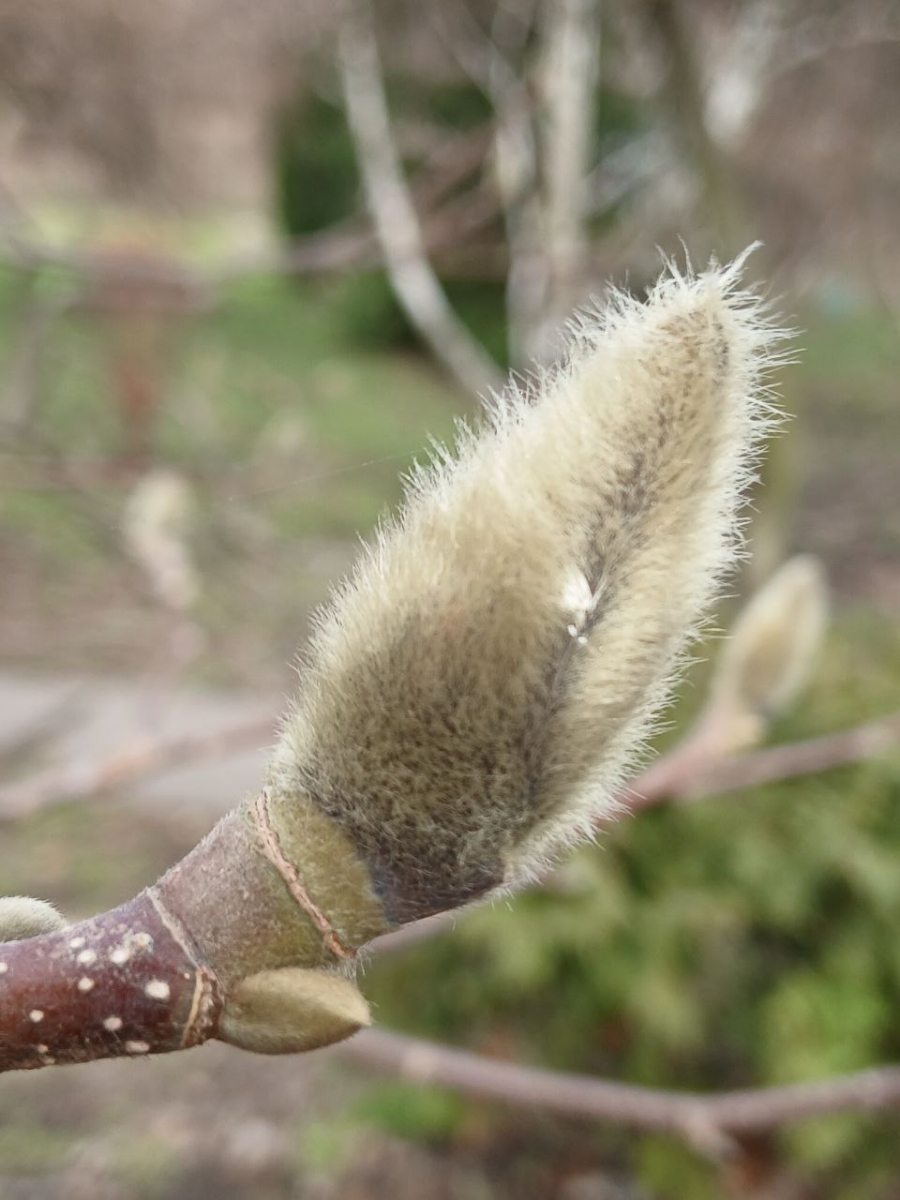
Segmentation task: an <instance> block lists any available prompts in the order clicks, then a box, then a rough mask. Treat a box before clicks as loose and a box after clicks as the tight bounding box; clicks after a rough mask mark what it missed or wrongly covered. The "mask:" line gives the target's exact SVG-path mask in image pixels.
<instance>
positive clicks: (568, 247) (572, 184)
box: [541, 0, 600, 329]
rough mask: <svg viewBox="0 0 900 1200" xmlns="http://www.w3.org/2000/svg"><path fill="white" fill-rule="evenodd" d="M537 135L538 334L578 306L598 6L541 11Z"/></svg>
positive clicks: (592, 0) (562, 3)
mask: <svg viewBox="0 0 900 1200" xmlns="http://www.w3.org/2000/svg"><path fill="white" fill-rule="evenodd" d="M545 20H546V22H547V32H546V48H545V59H546V61H545V63H544V69H543V71H542V81H543V93H544V103H543V106H542V116H543V120H542V122H541V133H542V138H541V140H542V143H543V157H544V159H545V161H546V164H547V170H546V191H547V198H546V226H547V228H546V239H545V240H546V254H547V267H548V277H549V305H548V308H547V311H546V312H545V314H544V326H545V328H547V329H549V328H551V327H555V326H557V325H558V324H559V323H560V322H561V321H562V320H564V319H565V318H566V316H567V315H568V314H569V312H570V311H571V310H572V308H573V307H574V306H575V305H576V304H577V303H578V302H579V301H580V300H581V299H582V296H581V295H580V289H581V285H582V281H583V272H584V269H585V257H586V254H587V250H588V238H587V229H586V225H585V218H586V216H587V209H588V205H587V199H588V193H587V179H588V173H589V171H590V167H591V154H592V142H593V124H594V120H593V118H594V109H595V99H594V97H595V92H596V89H597V78H598V74H599V66H600V4H599V0H559V2H558V3H556V4H551V5H548V6H547V10H546V15H545Z"/></svg>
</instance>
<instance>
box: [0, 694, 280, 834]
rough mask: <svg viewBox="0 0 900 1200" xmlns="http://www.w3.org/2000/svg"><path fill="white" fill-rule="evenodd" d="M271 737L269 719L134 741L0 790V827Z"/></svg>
mask: <svg viewBox="0 0 900 1200" xmlns="http://www.w3.org/2000/svg"><path fill="white" fill-rule="evenodd" d="M272 733H273V726H272V721H271V720H270V719H268V718H266V719H264V720H261V719H259V718H254V719H253V720H251V721H242V722H241V723H240V724H237V725H231V726H229V727H227V728H225V729H216V730H213V731H212V732H211V733H210V732H209V731H206V730H204V731H202V732H196V733H190V734H183V735H181V736H179V737H174V738H173V737H155V738H154V737H143V738H137V739H136V740H134V741H132V742H129V743H128V744H126V745H125V746H123V747H120V748H119V749H118V750H116V751H114V752H113V753H112V754H110V755H108V756H107V757H105V758H99V759H96V758H95V759H87V760H85V761H82V762H77V761H76V762H72V763H68V764H66V765H64V766H62V767H60V768H58V769H52V770H47V771H42V772H41V773H40V774H39V775H36V776H32V777H31V778H30V779H24V780H21V781H20V782H18V783H14V784H10V785H8V786H7V787H5V788H3V789H0V824H2V823H3V822H4V821H14V820H17V819H19V818H21V817H26V816H30V815H31V814H32V813H35V812H38V811H40V810H41V809H45V808H51V807H53V806H55V805H59V804H66V803H72V802H73V801H76V800H83V799H85V798H86V797H88V796H97V795H102V794H104V793H108V792H111V791H113V790H114V789H121V788H126V787H131V786H133V785H134V784H135V783H137V782H138V781H139V780H142V779H147V778H149V777H151V776H155V775H160V774H162V773H163V772H164V771H170V770H172V769H173V768H175V767H181V766H185V765H186V764H188V763H197V762H202V761H203V760H204V759H209V758H216V757H221V756H222V755H224V754H231V753H233V752H234V751H236V750H242V749H245V748H247V747H252V746H259V745H265V744H266V743H267V742H268V741H270V740H271V738H272Z"/></svg>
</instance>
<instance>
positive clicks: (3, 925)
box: [0, 896, 66, 942]
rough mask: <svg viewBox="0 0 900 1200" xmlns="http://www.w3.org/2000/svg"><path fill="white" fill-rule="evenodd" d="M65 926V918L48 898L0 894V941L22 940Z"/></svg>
mask: <svg viewBox="0 0 900 1200" xmlns="http://www.w3.org/2000/svg"><path fill="white" fill-rule="evenodd" d="M65 927H66V921H65V918H64V917H62V916H61V914H60V913H58V912H57V911H56V909H55V908H54V907H53V905H52V904H48V903H47V901H46V900H33V899H32V898H31V896H0V942H21V941H24V940H25V939H26V938H32V937H40V936H41V935H42V934H44V933H57V932H58V931H59V930H60V929H65Z"/></svg>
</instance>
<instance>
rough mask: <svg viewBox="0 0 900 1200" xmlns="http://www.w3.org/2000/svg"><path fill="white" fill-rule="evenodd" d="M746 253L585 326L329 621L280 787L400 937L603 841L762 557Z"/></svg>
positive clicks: (753, 307) (413, 501) (495, 412)
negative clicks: (333, 828) (749, 535)
mask: <svg viewBox="0 0 900 1200" xmlns="http://www.w3.org/2000/svg"><path fill="white" fill-rule="evenodd" d="M744 257H746V256H742V258H741V259H739V260H738V261H737V262H736V263H734V264H732V265H731V266H729V267H726V268H719V267H717V266H715V265H713V266H712V267H711V268H710V269H708V270H707V271H705V272H703V273H701V274H698V275H695V274H694V273H693V272H691V271H688V272H687V273H686V274H681V273H679V272H678V271H677V270H676V269H675V268H674V266H672V265H669V266H668V268H667V270H666V272H665V274H664V276H663V277H662V278H661V279H660V281H659V282H658V283H657V284H656V286H655V287H654V289H653V291H652V292H651V294H650V295H649V297H648V299H647V301H646V303H640V302H638V301H637V300H634V299H632V298H630V297H628V296H626V295H622V294H615V295H614V296H613V298H612V300H611V301H610V302H609V304H608V305H607V306H606V307H605V308H604V309H602V310H600V309H596V310H592V311H588V312H586V313H584V314H582V315H581V316H580V317H579V318H578V319H577V321H576V322H574V323H573V325H572V326H571V330H570V333H571V338H570V344H569V348H568V353H567V356H566V359H565V362H564V364H563V365H562V366H561V367H559V368H558V369H556V370H555V371H553V372H552V373H548V374H546V375H545V376H544V377H542V378H540V379H538V380H536V381H534V382H533V383H532V384H530V385H529V386H528V387H527V388H519V387H517V386H515V385H514V384H511V385H510V387H509V389H508V390H507V392H506V393H505V394H503V395H502V396H499V397H494V398H493V399H492V401H491V402H490V404H489V405H488V409H487V416H486V419H485V421H484V427H483V428H481V429H480V430H478V431H477V432H473V431H471V430H470V429H469V428H467V427H465V426H463V427H461V429H460V432H459V437H458V444H457V446H456V449H455V452H453V453H450V452H447V451H445V450H443V449H442V448H440V447H438V448H436V450H435V452H434V455H433V460H432V461H431V463H430V464H429V465H427V466H425V467H420V468H417V469H416V470H415V471H414V472H413V473H412V476H411V477H410V478H409V480H408V482H407V492H406V497H405V500H404V503H403V505H402V507H401V509H400V511H399V513H398V514H397V515H396V516H395V517H393V518H391V519H389V520H387V521H386V522H385V523H384V524H383V526H382V527H381V529H380V530H379V532H378V535H377V537H376V539H375V540H374V542H373V544H372V546H371V547H370V548H369V549H368V550H367V551H366V552H365V553H364V555H363V556H362V558H361V560H360V562H359V563H358V564H357V566H356V568H355V571H354V572H353V574H352V576H351V577H350V578H349V580H347V581H346V582H345V583H344V584H343V585H342V586H341V587H340V588H339V589H338V590H337V592H336V593H335V595H334V596H333V597H332V599H331V601H330V603H329V604H328V605H327V606H326V607H325V608H324V610H323V611H322V612H320V613H319V614H318V618H317V621H316V625H315V632H314V635H313V638H312V641H311V643H310V646H309V647H308V649H307V651H306V652H305V654H304V655H303V656H302V659H301V667H300V672H301V686H300V695H299V699H298V700H297V702H296V704H295V706H294V709H293V711H292V712H291V714H290V715H289V717H288V718H287V720H286V722H285V726H284V729H283V733H282V737H281V740H280V743H279V745H278V747H277V749H276V752H275V755H274V758H273V763H272V767H271V772H270V778H269V783H270V787H271V788H272V790H273V793H277V794H279V795H280V796H282V797H290V796H292V795H297V796H299V795H304V796H306V797H308V798H309V799H311V800H312V801H313V802H314V804H315V805H317V806H318V807H319V808H320V809H321V810H323V811H324V812H325V813H326V814H328V815H329V816H330V817H331V818H333V819H334V820H335V821H336V822H337V823H338V824H339V825H340V826H341V828H342V829H343V831H344V832H345V833H346V834H347V835H348V837H349V839H350V841H351V842H352V843H353V844H354V846H355V847H356V849H357V851H358V853H359V854H360V856H361V858H362V859H363V861H364V862H365V863H366V865H367V867H368V869H369V872H370V875H371V878H372V881H373V884H374V886H375V889H376V891H377V893H378V894H379V895H380V896H381V898H382V900H383V902H384V905H385V911H386V913H387V914H388V917H389V919H390V920H391V921H392V922H403V921H408V920H411V919H414V918H416V917H419V916H423V915H425V914H426V913H429V912H434V911H438V910H440V909H444V908H450V907H454V906H457V905H460V904H463V903H465V902H466V901H468V900H470V899H474V898H476V897H478V896H482V895H485V894H487V893H489V892H491V891H494V890H496V889H500V888H505V887H508V886H511V885H515V884H517V883H520V882H523V881H524V880H526V879H528V878H530V877H532V876H533V875H534V874H535V873H536V872H537V871H538V870H540V869H542V868H543V867H545V866H546V865H547V863H548V862H549V861H550V860H551V859H552V857H553V856H554V855H555V854H556V853H558V851H559V850H560V849H561V848H563V847H564V846H566V845H567V844H569V843H571V842H573V841H575V840H577V839H579V838H581V837H584V836H586V835H589V833H590V830H591V827H592V825H593V823H594V822H595V821H596V819H597V818H598V817H600V816H604V815H608V814H610V813H611V811H612V809H613V807H614V799H613V797H614V795H615V792H616V790H617V788H619V787H620V786H621V784H622V782H623V780H624V779H625V777H626V772H627V770H628V768H629V767H633V766H634V763H635V756H636V752H637V751H638V750H639V748H640V746H641V744H642V742H643V740H644V739H645V738H646V736H647V734H648V732H649V731H650V729H651V727H652V718H653V716H654V714H656V713H657V712H658V711H659V709H660V706H661V705H662V704H663V702H664V701H665V700H666V698H667V696H668V693H669V687H670V683H671V680H672V676H673V671H674V670H675V668H676V666H677V665H678V663H679V660H680V658H681V657H682V656H683V650H684V648H685V646H686V644H687V642H688V640H689V639H690V637H691V636H692V634H694V633H695V632H696V630H697V627H698V621H699V620H700V619H701V618H702V616H703V615H704V612H705V610H706V609H707V608H708V606H709V604H710V602H711V601H712V599H713V598H714V596H715V594H716V590H717V587H718V585H719V583H720V582H721V580H722V577H723V574H724V572H725V571H726V570H727V568H728V567H729V566H730V565H731V564H732V563H733V562H734V561H735V558H736V556H737V555H738V554H739V553H740V551H741V547H742V537H741V521H740V520H739V518H738V515H737V514H738V510H739V508H740V507H741V504H742V502H743V497H744V495H745V492H746V487H747V485H748V483H749V482H750V481H751V478H752V473H753V468H754V464H755V461H756V458H757V455H758V451H759V449H760V444H761V441H762V439H763V436H764V435H765V434H766V433H767V431H769V430H770V429H771V427H772V423H773V421H774V419H775V418H776V416H777V414H776V412H775V410H774V409H773V407H772V404H771V396H770V392H769V389H767V388H766V387H765V386H764V379H763V376H764V375H765V373H766V372H767V370H768V369H769V368H771V367H772V365H773V364H774V363H775V362H776V361H778V360H779V356H778V355H777V354H776V353H775V352H774V351H773V347H774V346H775V344H776V343H777V342H778V341H779V340H780V339H781V338H783V336H784V334H783V333H782V332H781V331H779V330H778V329H776V328H774V327H773V326H772V324H771V322H770V321H769V320H768V319H767V318H766V317H765V315H764V312H763V310H762V307H761V305H760V303H759V301H758V299H757V297H756V295H755V293H754V292H753V291H752V290H751V289H746V288H742V287H741V285H740V279H741V270H742V266H743V259H744Z"/></svg>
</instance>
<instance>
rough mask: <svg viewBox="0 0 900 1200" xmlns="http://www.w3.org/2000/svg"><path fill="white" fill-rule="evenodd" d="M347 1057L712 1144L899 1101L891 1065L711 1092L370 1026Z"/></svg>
mask: <svg viewBox="0 0 900 1200" xmlns="http://www.w3.org/2000/svg"><path fill="white" fill-rule="evenodd" d="M341 1053H342V1054H343V1055H345V1056H346V1057H348V1058H351V1059H353V1060H354V1061H355V1062H359V1063H363V1064H365V1065H367V1066H373V1067H376V1068H377V1069H378V1070H381V1071H390V1072H391V1073H392V1074H394V1075H398V1076H399V1077H400V1078H401V1079H410V1080H414V1081H415V1082H417V1083H436V1084H439V1085H441V1086H443V1087H450V1088H454V1089H456V1090H458V1091H461V1092H464V1093H465V1094H466V1095H469V1096H475V1097H478V1098H479V1099H491V1100H499V1101H502V1102H503V1103H506V1104H512V1105H513V1106H515V1107H517V1108H538V1109H541V1110H542V1111H544V1112H552V1113H557V1114H558V1115H560V1116H565V1117H581V1118H584V1119H586V1120H592V1121H609V1122H612V1123H614V1124H616V1125H625V1126H629V1127H631V1128H632V1129H642V1130H656V1131H660V1132H667V1133H675V1134H679V1135H680V1136H682V1137H684V1138H685V1139H686V1140H688V1141H690V1142H693V1143H694V1144H699V1145H700V1146H704V1147H709V1146H715V1145H716V1143H722V1141H723V1135H724V1139H725V1140H726V1141H727V1138H728V1135H736V1134H747V1133H759V1132H761V1131H763V1130H769V1129H775V1128H777V1127H778V1126H781V1125H785V1124H789V1123H791V1122H794V1121H802V1120H808V1119H810V1118H811V1117H820V1116H823V1115H825V1114H827V1113H837V1112H849V1111H857V1112H859V1111H862V1112H878V1111H882V1110H884V1109H891V1108H897V1107H900V1067H892V1066H886V1067H875V1068H873V1069H872V1070H869V1071H860V1072H858V1073H856V1074H853V1075H837V1076H833V1077H831V1078H828V1079H821V1080H815V1081H812V1082H809V1083H796V1084H789V1085H786V1086H780V1087H762V1088H745V1089H740V1090H737V1091H730V1092H716V1093H711V1094H704V1093H700V1092H676V1091H664V1090H661V1089H657V1088H648V1087H639V1086H636V1085H633V1084H625V1083H614V1082H610V1081H607V1080H603V1079H590V1078H588V1077H587V1076H584V1075H575V1074H569V1073H564V1072H561V1071H545V1070H541V1069H539V1068H537V1067H523V1066H519V1065H518V1064H516V1063H508V1062H499V1061H497V1060H496V1059H487V1058H483V1057H481V1056H480V1055H477V1054H472V1053H470V1052H469V1051H465V1050H452V1049H450V1048H449V1047H447V1046H440V1045H437V1044H436V1043H434V1042H429V1041H425V1040H423V1039H421V1038H412V1037H406V1036H405V1035H403V1034H399V1033H391V1032H389V1031H387V1030H383V1029H378V1030H375V1029H372V1030H366V1031H365V1032H364V1033H361V1034H360V1035H359V1036H358V1037H355V1038H354V1039H353V1040H352V1041H350V1042H347V1043H346V1045H345V1046H343V1047H342V1048H341Z"/></svg>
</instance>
